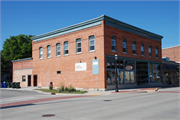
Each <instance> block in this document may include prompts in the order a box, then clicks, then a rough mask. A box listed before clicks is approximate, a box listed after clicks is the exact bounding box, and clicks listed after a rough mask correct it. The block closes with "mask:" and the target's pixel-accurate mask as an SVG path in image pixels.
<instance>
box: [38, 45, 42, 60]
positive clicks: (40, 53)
mask: <svg viewBox="0 0 180 120" xmlns="http://www.w3.org/2000/svg"><path fill="white" fill-rule="evenodd" d="M39 59H43V48H42V47H40V48H39Z"/></svg>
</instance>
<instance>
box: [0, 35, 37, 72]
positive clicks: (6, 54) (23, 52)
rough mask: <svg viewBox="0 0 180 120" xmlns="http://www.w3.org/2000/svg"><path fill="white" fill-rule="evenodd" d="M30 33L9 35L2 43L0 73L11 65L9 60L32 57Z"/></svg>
mask: <svg viewBox="0 0 180 120" xmlns="http://www.w3.org/2000/svg"><path fill="white" fill-rule="evenodd" d="M31 37H33V36H32V35H23V34H20V35H18V36H10V38H9V39H6V41H4V44H3V50H1V75H2V74H3V72H6V70H7V69H9V68H8V66H9V67H11V66H12V65H10V64H11V60H18V59H22V58H28V57H32V41H31V39H30V38H31Z"/></svg>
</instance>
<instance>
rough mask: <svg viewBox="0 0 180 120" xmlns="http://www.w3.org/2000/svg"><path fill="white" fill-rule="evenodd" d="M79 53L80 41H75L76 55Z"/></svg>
mask: <svg viewBox="0 0 180 120" xmlns="http://www.w3.org/2000/svg"><path fill="white" fill-rule="evenodd" d="M78 52H81V39H80V38H79V39H77V40H76V53H78Z"/></svg>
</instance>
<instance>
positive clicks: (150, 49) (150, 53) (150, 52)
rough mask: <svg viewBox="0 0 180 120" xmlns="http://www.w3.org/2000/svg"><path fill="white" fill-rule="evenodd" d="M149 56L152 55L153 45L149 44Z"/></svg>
mask: <svg viewBox="0 0 180 120" xmlns="http://www.w3.org/2000/svg"><path fill="white" fill-rule="evenodd" d="M149 57H152V47H151V45H149Z"/></svg>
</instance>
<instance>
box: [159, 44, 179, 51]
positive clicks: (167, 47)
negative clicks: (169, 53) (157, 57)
mask: <svg viewBox="0 0 180 120" xmlns="http://www.w3.org/2000/svg"><path fill="white" fill-rule="evenodd" d="M178 46H180V44H179V45H176V46H172V47H167V48H163V49H168V48H173V47H178ZM163 49H162V50H163Z"/></svg>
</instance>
